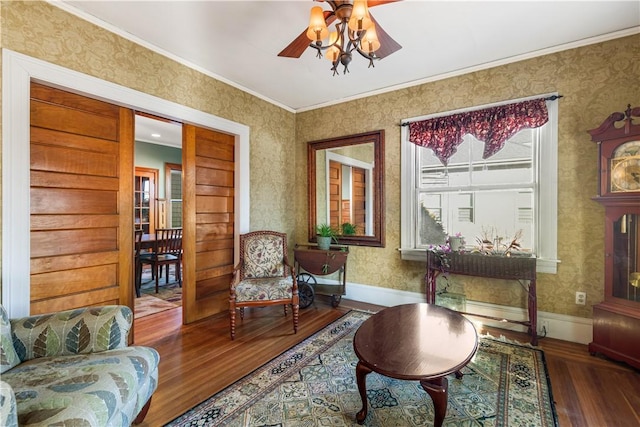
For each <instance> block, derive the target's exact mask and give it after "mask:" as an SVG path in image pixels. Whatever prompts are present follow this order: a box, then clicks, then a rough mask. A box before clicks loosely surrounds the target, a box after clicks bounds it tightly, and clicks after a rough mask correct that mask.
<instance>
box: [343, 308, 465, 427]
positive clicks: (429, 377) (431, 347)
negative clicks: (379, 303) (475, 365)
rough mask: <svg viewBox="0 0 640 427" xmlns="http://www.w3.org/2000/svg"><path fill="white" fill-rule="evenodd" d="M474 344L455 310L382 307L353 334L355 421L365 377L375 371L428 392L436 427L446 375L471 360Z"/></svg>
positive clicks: (362, 416)
mask: <svg viewBox="0 0 640 427" xmlns="http://www.w3.org/2000/svg"><path fill="white" fill-rule="evenodd" d="M477 348H478V334H477V333H476V330H475V328H474V326H473V324H472V323H471V322H470V321H469V320H468V319H467V318H465V317H463V316H462V315H461V314H458V313H456V312H454V311H451V310H449V309H446V308H443V307H438V306H437V305H433V304H404V305H398V306H395V307H388V308H385V309H384V310H381V311H379V312H378V313H376V314H374V315H373V316H371V317H370V318H369V319H367V320H366V321H365V322H364V323H363V324H362V325H361V326H360V327H359V328H358V330H357V331H356V334H355V336H354V337H353V349H354V351H355V353H356V355H357V356H358V359H359V361H358V365H357V366H356V380H357V383H358V391H359V392H360V398H361V399H362V409H361V410H360V412H358V413H357V414H356V420H357V421H358V423H359V424H362V423H363V422H364V420H365V418H366V417H367V382H366V381H367V379H366V376H367V374H369V373H370V372H372V371H373V372H377V373H379V374H382V375H385V376H387V377H391V378H397V379H401V380H417V381H420V385H422V388H424V389H425V391H426V392H427V393H428V394H429V396H431V399H432V400H433V406H434V409H435V419H434V423H433V424H434V425H435V426H436V427H439V426H441V425H442V422H443V421H444V417H445V414H446V412H447V389H448V381H447V378H446V376H447V375H449V374H452V373H456V375H457V376H458V377H461V374H460V370H461V369H462V368H463V367H464V366H465V365H466V364H467V363H469V361H470V360H471V358H472V357H473V355H474V354H475V352H476V350H477Z"/></svg>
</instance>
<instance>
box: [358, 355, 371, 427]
mask: <svg viewBox="0 0 640 427" xmlns="http://www.w3.org/2000/svg"><path fill="white" fill-rule="evenodd" d="M370 372H371V369H369V368H367V367H366V366H364V365H363V364H362V362H358V364H357V365H356V383H357V384H358V391H359V392H360V399H362V409H361V410H360V412H358V413H357V414H356V421H357V422H358V424H362V423H363V422H364V419H365V418H367V375H368V374H369V373H370Z"/></svg>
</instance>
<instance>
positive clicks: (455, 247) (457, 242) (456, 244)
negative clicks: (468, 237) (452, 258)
mask: <svg viewBox="0 0 640 427" xmlns="http://www.w3.org/2000/svg"><path fill="white" fill-rule="evenodd" d="M463 241H464V237H458V236H453V237H449V246H450V247H451V250H452V251H454V252H457V251H459V250H460V249H464V244H463V243H462V242H463Z"/></svg>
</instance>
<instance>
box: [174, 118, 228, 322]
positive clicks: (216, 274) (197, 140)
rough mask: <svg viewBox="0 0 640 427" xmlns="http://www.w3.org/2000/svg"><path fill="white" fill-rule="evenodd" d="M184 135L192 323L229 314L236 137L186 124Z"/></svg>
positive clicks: (187, 316)
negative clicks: (224, 313)
mask: <svg viewBox="0 0 640 427" xmlns="http://www.w3.org/2000/svg"><path fill="white" fill-rule="evenodd" d="M182 135H183V136H182V138H183V139H182V166H183V193H182V198H183V230H184V237H183V250H184V257H183V258H184V259H183V266H184V285H183V307H184V310H183V316H184V321H185V323H190V322H192V321H195V320H198V319H202V318H204V317H207V316H210V315H213V314H216V313H220V312H223V311H227V310H229V283H230V282H231V275H232V272H233V267H234V265H233V262H234V259H233V252H234V251H233V249H234V198H235V192H234V191H235V190H234V169H235V163H234V161H235V159H234V144H235V137H234V136H232V135H227V134H224V133H220V132H215V131H211V130H207V129H203V128H198V127H196V126H192V125H186V124H185V125H184V126H183V128H182Z"/></svg>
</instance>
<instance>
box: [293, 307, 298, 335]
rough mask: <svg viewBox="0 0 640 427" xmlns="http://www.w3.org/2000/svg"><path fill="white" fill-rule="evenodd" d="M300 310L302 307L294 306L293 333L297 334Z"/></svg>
mask: <svg viewBox="0 0 640 427" xmlns="http://www.w3.org/2000/svg"><path fill="white" fill-rule="evenodd" d="M299 309H300V306H299V305H297V304H295V305H294V306H293V333H294V334H297V333H298V311H299Z"/></svg>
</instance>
